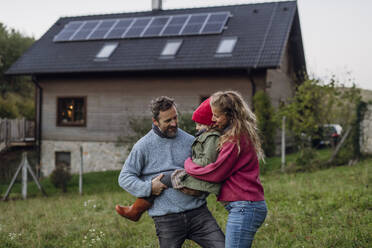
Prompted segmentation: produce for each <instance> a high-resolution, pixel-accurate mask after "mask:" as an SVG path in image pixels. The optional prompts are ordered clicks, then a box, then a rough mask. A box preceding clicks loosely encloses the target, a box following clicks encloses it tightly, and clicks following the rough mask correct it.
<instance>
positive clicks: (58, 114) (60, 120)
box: [56, 96, 87, 127]
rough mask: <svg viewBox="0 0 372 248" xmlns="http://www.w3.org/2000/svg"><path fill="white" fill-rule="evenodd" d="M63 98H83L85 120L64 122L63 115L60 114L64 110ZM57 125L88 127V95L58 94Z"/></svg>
mask: <svg viewBox="0 0 372 248" xmlns="http://www.w3.org/2000/svg"><path fill="white" fill-rule="evenodd" d="M63 99H73V100H74V99H83V102H84V106H83V122H82V123H80V122H76V121H75V122H67V123H63V122H62V115H61V114H60V113H61V112H62V111H60V110H61V108H62V106H60V100H63ZM56 110H57V111H56V115H57V116H56V117H57V118H56V126H57V127H86V126H87V97H86V96H57V104H56Z"/></svg>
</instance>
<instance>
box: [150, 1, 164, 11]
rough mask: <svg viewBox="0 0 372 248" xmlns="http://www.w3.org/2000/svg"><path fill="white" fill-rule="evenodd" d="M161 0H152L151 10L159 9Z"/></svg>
mask: <svg viewBox="0 0 372 248" xmlns="http://www.w3.org/2000/svg"><path fill="white" fill-rule="evenodd" d="M161 9H162V0H152V10H161Z"/></svg>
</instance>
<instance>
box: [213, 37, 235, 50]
mask: <svg viewBox="0 0 372 248" xmlns="http://www.w3.org/2000/svg"><path fill="white" fill-rule="evenodd" d="M237 40H238V38H237V37H224V38H222V40H221V42H220V44H219V46H218V48H217V51H216V53H217V54H231V53H232V51H233V50H234V47H235V45H236V42H237Z"/></svg>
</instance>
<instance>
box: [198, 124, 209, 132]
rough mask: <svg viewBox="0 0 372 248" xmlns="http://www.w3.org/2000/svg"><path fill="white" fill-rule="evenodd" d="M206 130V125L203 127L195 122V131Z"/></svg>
mask: <svg viewBox="0 0 372 248" xmlns="http://www.w3.org/2000/svg"><path fill="white" fill-rule="evenodd" d="M207 128H208V126H207V125H204V124H200V123H197V122H195V129H196V130H198V131H201V130H203V129H207Z"/></svg>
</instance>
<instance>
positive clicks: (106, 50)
mask: <svg viewBox="0 0 372 248" xmlns="http://www.w3.org/2000/svg"><path fill="white" fill-rule="evenodd" d="M117 47H118V43H113V42H110V43H105V44H104V45H103V47H102V48H101V50H100V51H99V52H98V53H97V55H96V59H98V60H106V59H108V58H109V57H110V56H111V54H112V53H113V52H114V51H115V49H116V48H117Z"/></svg>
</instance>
